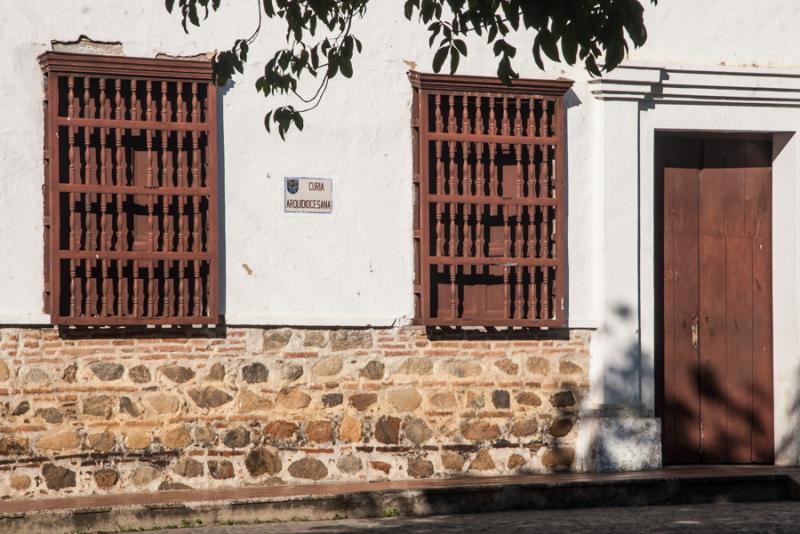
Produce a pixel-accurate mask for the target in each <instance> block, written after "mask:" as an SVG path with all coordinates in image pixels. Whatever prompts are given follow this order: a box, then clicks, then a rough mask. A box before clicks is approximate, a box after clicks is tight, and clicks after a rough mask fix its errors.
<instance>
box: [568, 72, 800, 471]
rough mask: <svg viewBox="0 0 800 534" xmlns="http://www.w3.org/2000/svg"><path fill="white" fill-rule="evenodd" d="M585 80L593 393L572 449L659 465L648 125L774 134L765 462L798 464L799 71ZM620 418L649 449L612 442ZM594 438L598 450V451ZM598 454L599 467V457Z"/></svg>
mask: <svg viewBox="0 0 800 534" xmlns="http://www.w3.org/2000/svg"><path fill="white" fill-rule="evenodd" d="M590 87H591V91H592V93H593V95H594V96H595V98H597V99H598V100H599V102H596V103H595V108H596V118H597V121H598V122H597V124H598V132H599V133H598V138H597V139H596V143H597V144H596V149H597V151H596V153H595V154H594V155H595V161H597V167H596V169H597V172H598V174H599V176H597V179H598V180H600V184H601V185H600V188H601V190H602V219H603V220H602V227H601V230H600V239H601V241H602V250H603V256H602V257H603V265H602V270H603V274H602V280H603V286H602V290H601V291H602V293H603V294H602V297H601V306H602V319H603V324H602V326H601V328H600V330H599V332H598V336H597V340H596V343H595V344H594V346H593V353H592V365H591V367H592V369H591V377H590V378H591V382H592V398H591V401H590V402H589V403H588V404H587V408H588V409H587V410H586V419H587V421H588V422H587V423H586V424H585V425H584V432H588V434H592V433H593V434H594V435H588V434H587V435H586V436H582V438H581V439H582V442H583V444H584V450H582V451H579V452H580V454H581V455H582V456H584V457H591V458H594V459H595V460H593V461H591V462H589V463H587V464H586V467H587V468H591V467H594V468H606V469H611V468H615V467H616V468H628V467H629V466H630V465H634V466H636V467H640V468H642V467H657V465H654V462H653V458H654V457H655V456H657V457H658V458H659V462H660V424H659V422H658V421H657V420H654V416H653V414H654V405H655V376H654V368H655V361H654V350H655V331H656V325H655V319H654V315H655V309H656V305H657V304H658V303H656V302H655V279H654V276H655V265H654V257H655V249H654V247H655V202H656V199H655V183H654V143H655V136H656V133H657V132H659V131H714V132H765V133H769V134H771V135H772V137H773V145H774V156H773V187H772V195H773V259H772V265H773V330H774V331H773V340H774V345H773V365H774V369H773V374H774V388H775V390H774V403H775V462H776V464H779V465H795V464H798V463H800V462H799V460H800V445H799V443H800V358H798V357H797V355H798V352H799V350H798V349H800V339H798V322H799V321H800V259H799V258H798V255H799V254H800V246H798V239H800V209H798V207H800V172H799V171H800V168H799V162H800V159H799V158H798V156H799V155H800V145H799V143H800V141H799V140H798V136H796V135H794V134H795V132H797V131H800V71H794V72H786V71H780V72H779V71H771V70H764V69H749V68H728V67H714V68H671V67H657V66H643V65H634V66H624V67H619V68H617V69H616V70H614V71H612V72H611V73H610V74H609V75H607V76H606V77H604V78H602V79H597V80H593V81H592V82H590ZM596 420H603V421H604V422H602V423H598V422H597V421H596ZM613 421H616V423H615V422H613ZM648 421H649V423H648ZM631 424H635V425H636V427H637V428H639V429H642V428H644V429H646V431H647V432H653V433H655V434H657V435H656V436H652V438H653V439H652V440H651V441H655V442H657V445H656V444H654V445H653V447H658V451H655V450H650V451H647V452H645V451H641V452H637V451H640V448H641V446H642V445H643V444H645V443H647V441H644V440H642V439H641V437H642V436H639V437H637V438H636V440H635V441H636V447H631V446H630V444H629V446H621V447H620V445H619V444H618V443H617V442H619V441H620V440H619V436H621V435H630V433H629V432H621V431H620V430H621V429H620V425H622V426H623V427H630V425H631ZM630 430H633V429H632V428H630ZM609 432H610V433H612V434H609V435H604V434H608V433H609ZM623 441H624V440H623ZM603 443H608V446H606V447H605V449H606V450H604V451H598V450H597V449H598V447H599V448H603ZM612 443H613V444H614V445H613V446H612ZM622 445H624V444H622ZM613 448H616V449H618V451H617V452H616V453H615V451H614V450H612V449H613ZM589 449H591V450H589ZM631 454H633V455H636V454H640V455H642V456H641V458H630V457H629V456H630V455H631ZM598 456H600V457H604V458H605V459H606V463H608V464H609V465H598V462H597V460H596V458H597V457H598ZM601 463H602V462H601ZM590 464H591V465H590ZM614 464H617V465H614Z"/></svg>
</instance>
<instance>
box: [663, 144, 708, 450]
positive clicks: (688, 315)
mask: <svg viewBox="0 0 800 534" xmlns="http://www.w3.org/2000/svg"><path fill="white" fill-rule="evenodd" d="M663 141H664V145H663V158H664V159H663V161H664V162H665V163H664V169H663V172H664V174H663V184H664V217H665V221H664V273H663V276H664V279H663V282H664V285H663V288H664V289H663V291H664V307H663V317H664V331H663V340H664V341H663V342H664V348H663V354H664V375H665V377H666V380H665V384H664V395H665V399H664V401H665V402H664V423H665V429H664V432H665V440H664V444H665V453H664V454H665V459H666V460H667V461H669V462H675V463H695V462H698V461H699V460H700V396H699V382H698V378H699V369H698V366H699V360H698V352H697V349H696V348H695V347H694V346H693V343H692V326H693V322H694V321H695V320H696V318H697V313H698V309H697V291H698V286H697V284H698V272H697V268H698V239H697V236H698V184H699V180H698V178H699V166H700V165H699V164H700V159H701V157H702V144H701V143H699V142H698V141H697V140H686V139H665V140H663Z"/></svg>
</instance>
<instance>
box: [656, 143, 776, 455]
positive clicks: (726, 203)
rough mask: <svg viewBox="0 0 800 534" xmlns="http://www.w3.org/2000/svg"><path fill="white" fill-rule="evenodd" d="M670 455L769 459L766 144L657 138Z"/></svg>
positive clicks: (769, 296)
mask: <svg viewBox="0 0 800 534" xmlns="http://www.w3.org/2000/svg"><path fill="white" fill-rule="evenodd" d="M656 149H657V154H656V161H657V175H658V177H659V178H660V181H661V184H662V185H663V189H662V191H663V195H662V199H663V206H662V208H663V250H662V256H661V257H662V267H663V269H662V275H661V277H660V278H661V280H662V281H663V286H662V292H661V301H662V309H661V315H662V318H661V319H662V320H661V323H662V330H661V335H660V343H659V349H660V351H661V353H662V355H661V357H662V358H663V360H662V361H663V368H662V373H663V404H662V409H661V411H662V416H663V440H664V443H663V444H664V461H665V463H673V464H674V463H736V464H748V463H772V461H773V457H774V451H773V410H772V276H771V266H772V264H771V257H772V249H771V244H772V228H771V220H772V219H771V217H772V214H771V161H772V145H771V142H770V141H768V140H745V139H735V138H734V139H731V138H714V139H702V138H677V137H665V138H659V139H658V141H657V145H656Z"/></svg>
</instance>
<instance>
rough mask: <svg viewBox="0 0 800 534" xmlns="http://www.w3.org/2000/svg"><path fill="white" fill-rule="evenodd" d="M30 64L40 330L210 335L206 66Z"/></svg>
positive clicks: (45, 58) (212, 147) (62, 59)
mask: <svg viewBox="0 0 800 534" xmlns="http://www.w3.org/2000/svg"><path fill="white" fill-rule="evenodd" d="M39 63H40V66H41V68H42V72H43V74H44V92H45V101H44V133H45V136H44V163H45V165H44V168H45V183H44V187H43V195H44V256H45V258H44V259H45V261H44V270H45V273H44V274H45V294H44V309H45V313H49V314H50V317H51V322H52V323H53V324H56V325H72V326H81V325H83V326H127V325H131V326H133V325H140V326H147V325H209V324H219V323H220V318H219V281H218V278H219V256H218V221H217V217H218V215H217V208H218V206H217V203H218V193H217V185H218V184H217V182H218V180H217V96H216V88H215V86H214V84H213V82H212V78H211V62H210V61H207V60H198V59H166V58H164V59H162V58H155V59H151V58H132V57H118V56H100V55H92V54H75V53H66V52H46V53H44V54H42V55H41V56H40V57H39Z"/></svg>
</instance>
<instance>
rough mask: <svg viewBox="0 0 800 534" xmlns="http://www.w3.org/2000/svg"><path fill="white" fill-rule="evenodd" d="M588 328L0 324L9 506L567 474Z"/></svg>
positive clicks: (0, 456)
mask: <svg viewBox="0 0 800 534" xmlns="http://www.w3.org/2000/svg"><path fill="white" fill-rule="evenodd" d="M182 335H185V334H182ZM590 335H591V333H590V332H588V331H581V330H572V331H566V330H563V331H541V332H535V333H533V334H531V333H519V332H515V333H505V332H503V333H488V334H487V333H485V332H458V333H455V332H453V333H446V332H445V333H441V332H433V333H427V332H426V331H425V329H424V328H417V327H403V328H394V329H364V330H338V329H336V330H321V329H312V330H303V329H288V328H281V329H258V328H228V329H227V332H225V334H224V335H220V336H218V337H214V336H211V335H210V334H206V335H202V334H201V335H200V336H196V337H188V338H185V337H184V338H177V337H171V336H165V335H163V334H162V335H161V337H158V338H154V337H152V336H146V335H144V334H142V335H139V336H131V337H120V336H110V337H96V338H93V337H86V336H83V337H81V338H71V337H69V336H67V337H62V336H60V335H59V332H58V330H56V329H50V328H4V329H0V497H2V498H8V497H16V498H22V497H25V496H40V495H53V496H55V495H89V494H96V493H104V492H141V491H153V490H159V489H179V488H187V487H191V488H198V489H199V488H210V487H220V486H233V487H236V486H247V485H258V484H300V483H308V482H314V481H337V482H347V481H356V480H357V481H364V480H386V479H407V478H427V477H448V476H456V475H463V474H470V475H494V474H511V473H522V472H537V471H548V470H566V469H571V468H573V465H574V461H575V450H574V444H575V441H576V437H577V433H578V428H577V419H576V417H577V411H578V405H579V403H580V400H581V398H582V397H584V396H585V395H586V393H587V391H588V364H589V356H588V345H589V338H590Z"/></svg>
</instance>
